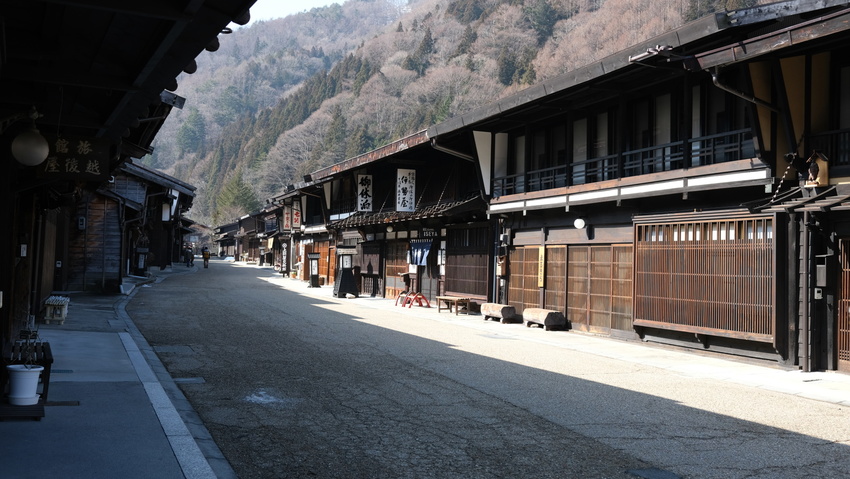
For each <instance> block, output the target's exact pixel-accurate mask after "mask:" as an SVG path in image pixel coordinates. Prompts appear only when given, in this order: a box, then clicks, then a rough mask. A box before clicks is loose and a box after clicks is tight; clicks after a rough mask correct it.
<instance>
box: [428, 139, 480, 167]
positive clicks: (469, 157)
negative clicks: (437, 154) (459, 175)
mask: <svg viewBox="0 0 850 479" xmlns="http://www.w3.org/2000/svg"><path fill="white" fill-rule="evenodd" d="M431 148H433V149H435V150H437V151H442V152H443V153H448V154H449V155H452V156H456V157H458V158H461V159H463V160H466V161H471V162H473V163H475V157H474V156H472V155H467V154H466V153H461V152H459V151H457V150H452V149H451V148H446V147H445V146H441V145H439V144H438V143H437V139H436V138H431Z"/></svg>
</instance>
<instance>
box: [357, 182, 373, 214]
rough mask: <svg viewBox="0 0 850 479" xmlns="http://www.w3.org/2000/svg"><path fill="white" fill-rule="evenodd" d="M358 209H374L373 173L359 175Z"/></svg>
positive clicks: (367, 210)
mask: <svg viewBox="0 0 850 479" xmlns="http://www.w3.org/2000/svg"><path fill="white" fill-rule="evenodd" d="M357 211H365V212H371V211H372V175H357Z"/></svg>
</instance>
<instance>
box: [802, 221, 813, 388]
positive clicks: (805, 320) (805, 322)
mask: <svg viewBox="0 0 850 479" xmlns="http://www.w3.org/2000/svg"><path fill="white" fill-rule="evenodd" d="M803 226H804V227H803V239H802V244H801V245H800V252H801V253H802V254H803V255H804V258H805V260H804V261H803V275H802V276H803V281H802V283H803V284H802V286H803V314H802V317H801V318H800V332H801V333H802V334H801V337H800V343H801V344H800V356H802V358H801V359H802V362H801V367H802V369H803V371H804V372H811V366H810V365H809V340H810V337H809V336H810V335H809V314H810V310H811V304H810V296H811V293H810V291H809V286H810V285H809V283H810V281H811V279H810V278H809V274H810V273H811V262H812V257H811V254H810V253H811V251H809V249H810V248H811V245H810V243H809V212H808V211H804V212H803Z"/></svg>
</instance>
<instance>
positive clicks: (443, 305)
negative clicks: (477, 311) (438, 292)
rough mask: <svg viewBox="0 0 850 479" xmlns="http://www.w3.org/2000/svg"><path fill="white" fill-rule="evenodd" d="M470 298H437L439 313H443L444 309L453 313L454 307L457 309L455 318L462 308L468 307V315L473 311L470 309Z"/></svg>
mask: <svg viewBox="0 0 850 479" xmlns="http://www.w3.org/2000/svg"><path fill="white" fill-rule="evenodd" d="M470 301H471V299H470V298H464V297H461V296H437V312H438V313H439V312H441V311H443V310H444V309H445V310H447V311H448V312H450V313H451V312H452V307H454V309H455V316H457V315H458V313H459V311H460V307H461V306H466V314H467V315H468V314H469V310H470V309H472V308H471V307H470V304H469V302H470Z"/></svg>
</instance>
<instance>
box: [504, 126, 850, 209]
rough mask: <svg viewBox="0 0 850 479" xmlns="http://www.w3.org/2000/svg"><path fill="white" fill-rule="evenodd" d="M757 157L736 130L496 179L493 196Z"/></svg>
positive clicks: (848, 137)
mask: <svg viewBox="0 0 850 479" xmlns="http://www.w3.org/2000/svg"><path fill="white" fill-rule="evenodd" d="M832 141H844V142H845V143H850V131H845V132H844V136H841V139H835V140H832ZM844 151H846V148H845V150H844ZM754 156H755V146H754V144H753V139H752V130H750V129H744V130H737V131H731V132H726V133H721V134H718V135H710V136H702V137H698V138H691V139H688V140H685V141H677V142H673V143H667V144H663V145H655V146H651V147H648V148H641V149H638V150H630V151H625V152H623V153H620V154H613V155H607V156H601V157H596V158H591V159H589V160H584V161H577V162H573V163H570V164H569V165H561V166H556V167H552V168H546V169H542V170H534V171H530V172H528V173H521V174H516V175H508V176H503V177H499V178H494V179H493V196H494V197H499V196H505V195H513V194H517V193H524V192H531V191H543V190H548V189H552V188H560V187H564V186H572V185H583V184H587V183H595V182H598V181H605V180H613V179H617V178H625V177H629V176H638V175H648V174H652V173H660V172H664V171H672V170H680V169H683V168H690V167H695V166H703V165H713V164H716V163H723V162H727V161H735V160H740V159H745V158H753V157H754ZM846 160H847V163H846V164H848V165H850V158H846Z"/></svg>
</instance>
